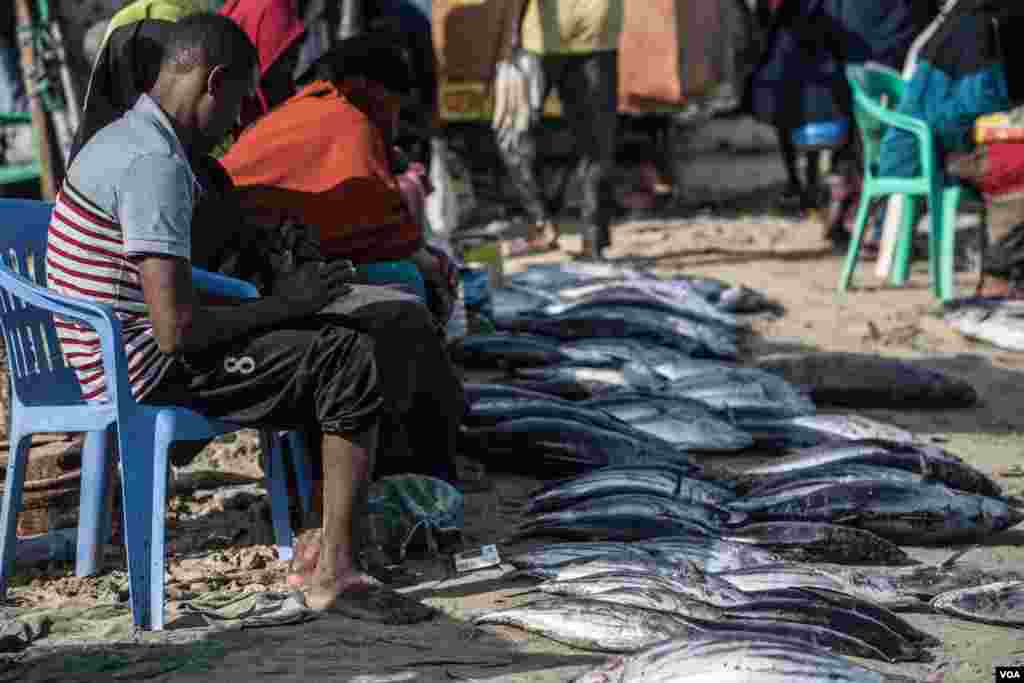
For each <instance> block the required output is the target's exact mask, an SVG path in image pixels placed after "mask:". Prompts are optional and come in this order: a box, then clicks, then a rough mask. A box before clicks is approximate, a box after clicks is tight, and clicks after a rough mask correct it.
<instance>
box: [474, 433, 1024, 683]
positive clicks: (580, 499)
mask: <svg viewBox="0 0 1024 683" xmlns="http://www.w3.org/2000/svg"><path fill="white" fill-rule="evenodd" d="M901 453H902V451H901ZM882 463H885V464H882ZM835 466H842V467H847V468H851V469H850V472H851V474H850V475H849V476H853V474H854V473H857V472H858V471H857V470H856V469H853V468H858V467H859V468H861V473H862V474H863V473H868V472H871V471H872V468H874V469H877V470H892V471H893V472H903V473H907V474H912V472H911V470H917V471H918V473H917V474H914V476H918V477H920V476H921V474H920V473H919V472H921V471H924V472H926V473H927V474H928V476H934V477H936V478H938V479H939V480H942V481H944V482H946V483H947V484H949V485H951V486H952V485H956V486H959V487H962V489H961V490H959V491H955V490H954V489H953V488H949V489H948V491H949V492H950V494H951V495H953V496H974V497H976V498H986V499H988V498H989V497H988V496H984V495H982V493H996V492H998V488H997V487H995V485H994V483H993V482H991V480H989V479H988V478H987V477H985V476H984V475H982V474H981V473H979V472H977V471H976V470H974V469H973V468H971V467H969V466H968V465H966V464H965V463H962V462H960V461H959V460H957V459H955V458H953V457H952V456H949V455H948V454H944V453H941V452H939V451H937V449H920V450H919V452H918V453H917V462H916V464H915V463H912V459H911V458H909V457H903V455H902V454H901V455H896V456H893V457H891V458H889V459H888V461H887V459H886V457H885V456H884V455H883V454H882V453H881V451H880V450H878V449H876V450H872V449H871V448H867V447H865V448H860V449H855V448H847V449H846V450H837V451H835V452H834V453H831V454H825V453H823V452H811V453H805V454H801V455H799V456H797V457H793V458H790V459H787V460H786V461H783V462H779V463H777V464H776V465H775V467H774V468H772V472H770V473H767V472H766V473H764V475H765V477H767V475H768V474H771V475H772V476H790V477H796V476H797V475H798V474H800V473H804V474H807V473H809V472H819V471H821V468H822V467H826V468H827V467H835ZM843 476H844V475H836V476H835V479H837V480H842V479H843ZM897 476H899V475H897ZM780 481H781V480H780ZM771 482H772V480H771V479H768V478H764V477H760V476H759V477H753V476H747V477H741V478H739V479H732V480H729V479H721V478H716V477H715V476H713V475H712V474H711V473H710V472H709V471H708V470H706V469H703V468H700V467H699V466H696V465H684V466H672V465H646V466H624V467H623V466H620V467H608V468H602V469H599V470H595V471H592V472H589V473H586V474H584V475H581V476H578V477H574V478H571V479H567V480H562V481H556V482H552V483H549V484H546V485H544V486H542V487H541V488H539V489H538V490H537V491H535V492H534V494H533V495H532V496H531V497H530V499H529V501H528V502H527V504H526V506H525V509H524V518H523V523H522V525H521V527H520V529H519V536H521V537H524V536H544V537H556V538H559V539H566V540H572V539H596V540H589V541H582V540H581V541H580V542H561V543H554V544H551V545H545V546H541V547H540V548H536V549H534V550H532V551H529V552H526V553H522V554H520V555H518V556H514V557H512V558H511V562H512V564H513V565H514V566H515V567H516V568H517V569H518V570H519V575H521V576H525V577H530V578H533V579H539V580H540V581H541V583H539V584H538V585H536V586H534V587H533V588H531V589H530V590H528V591H527V592H526V593H524V594H520V595H530V596H539V598H540V599H537V600H533V601H531V602H527V603H526V604H523V605H519V606H516V607H512V608H508V609H503V610H499V611H496V612H492V613H489V614H484V615H482V616H480V617H478V619H477V623H479V624H492V625H494V624H501V625H512V626H517V627H520V628H523V629H526V630H529V631H532V632H536V633H539V634H541V635H544V636H547V637H549V638H551V639H553V640H556V641H559V642H562V643H565V644H568V645H572V646H574V647H578V648H582V649H587V650H593V651H601V652H614V653H637V652H641V651H643V650H644V648H649V647H655V648H657V647H663V648H668V650H667V651H671V652H682V651H686V652H690V653H691V654H690V655H687V656H685V657H681V659H679V662H680V663H682V662H684V661H687V660H688V658H691V657H693V656H696V655H694V654H693V652H696V651H697V650H700V648H703V647H705V646H707V647H710V645H708V644H709V643H717V645H716V646H715V647H716V648H718V646H720V647H721V650H722V651H723V652H726V651H728V652H732V651H733V650H735V648H739V649H740V650H742V651H745V652H746V653H747V654H746V655H744V657H747V656H750V657H752V659H750V661H747V660H746V659H744V660H743V663H742V665H740V664H737V666H740V669H742V670H744V671H747V672H748V673H749V674H753V673H754V672H756V671H761V670H762V668H763V667H767V669H765V670H766V671H767V670H770V669H771V666H769V664H770V660H772V658H780V659H778V661H775V665H777V666H781V665H782V664H783V663H784V660H786V658H790V659H792V657H794V656H796V657H797V659H796V660H793V661H790V664H792V665H794V666H796V665H797V664H800V666H802V665H803V664H801V662H803V663H806V665H807V666H808V667H811V666H812V665H813V666H823V665H824V664H823V663H824V662H827V663H828V667H827V668H828V670H830V671H831V670H835V671H836V672H845V673H842V675H840V673H836V676H837V678H836V680H851V681H868V680H879V681H882V680H904V679H900V678H898V677H897V678H886V677H885V674H881V673H879V672H876V671H872V670H870V669H865V668H864V667H860V666H859V665H857V664H854V663H852V662H849V661H847V660H845V659H843V658H842V657H843V656H847V655H848V656H855V657H862V658H872V659H878V660H882V661H888V662H902V661H929V660H930V658H931V655H930V654H929V652H928V648H930V647H933V646H935V645H937V644H939V643H938V641H937V640H936V639H935V638H934V637H933V636H931V635H929V634H927V633H924V632H922V631H920V630H919V629H917V628H916V627H914V626H913V625H911V624H910V623H909V622H907V621H906V620H905V619H904V618H903V617H901V616H899V615H898V614H896V613H895V612H894V611H893V610H898V611H901V610H908V609H910V610H921V609H934V610H938V611H942V612H946V613H948V614H952V615H956V616H960V617H964V618H969V619H975V620H979V621H987V622H990V623H997V624H1004V625H1020V624H1021V620H1022V619H1024V582H1022V581H1021V578H1022V577H1021V576H1018V575H1009V574H994V573H989V572H984V571H980V570H977V569H974V568H972V567H969V566H966V565H964V564H963V563H962V562H960V557H961V555H962V553H958V554H956V555H954V556H953V557H951V558H950V559H949V560H947V562H945V563H943V564H941V565H938V566H920V565H915V564H914V562H913V560H912V559H911V558H910V557H909V556H908V555H907V554H906V553H905V552H904V551H903V550H902V549H901V548H900V547H899V546H897V545H895V544H894V543H893V542H892V541H890V540H888V539H886V538H884V537H883V536H882V535H879V534H877V533H874V532H873V531H872V530H868V529H865V528H860V527H857V526H844V525H842V524H834V523H829V522H821V521H809V522H808V521H791V520H785V521H758V520H752V519H751V518H750V515H749V513H746V512H744V511H738V509H737V508H738V505H737V504H738V503H740V502H742V501H744V500H748V496H749V492H750V491H753V490H756V489H757V487H758V486H766V487H768V488H769V490H770V489H771V487H772V486H774V484H773V483H771ZM936 485H937V484H936ZM963 489H966V490H963ZM967 490H970V491H972V492H970V493H969V492H968V491H967ZM804 495H805V497H809V498H814V495H813V494H812V495H807V494H804ZM991 500H993V501H998V500H999V499H997V498H995V497H992V498H991ZM1007 505H1008V504H1007ZM1008 507H1009V505H1008ZM890 513H891V514H892V515H893V516H894V517H895V518H897V519H900V518H901V515H904V514H905V516H906V517H907V518H908V519H910V518H913V517H914V516H915V515H918V514H919V511H915V510H910V511H907V512H905V513H904V512H902V511H900V510H899V509H898V506H897V507H896V508H894V509H893V510H891V511H890ZM879 518H881V517H879ZM1016 519H1017V520H1018V521H1019V519H1020V517H1019V516H1018V517H1016ZM1010 521H1012V518H1011V519H1010ZM900 523H906V522H900ZM900 523H894V524H897V525H898V524H900ZM1007 523H1009V522H1007ZM957 524H958V525H961V524H963V521H962V520H958V521H957ZM990 526H991V522H989V521H984V522H980V521H979V522H976V528H975V531H978V530H981V531H984V530H986V529H988V528H989V527H990ZM952 528H954V529H955V530H956V531H957V533H959V531H960V530H962V529H961V527H960V526H955V525H954V527H952ZM808 561H813V562H827V563H830V564H818V565H814V566H812V565H811V564H808V563H807V562H808ZM849 564H856V565H861V566H858V567H850V566H845V565H849ZM870 564H877V565H903V566H900V567H898V568H896V567H884V568H882V567H880V568H878V569H870V568H868V567H865V566H864V565H870ZM776 640H777V641H779V642H778V643H776V644H775V645H774V646H773V647H774V649H769V650H764V651H760V650H759V651H758V652H757V653H756V654H754V653H753V651H752V650H750V649H749V647H748V645H749V646H750V647H754V649H755V650H756V649H757V648H763V647H765V644H766V643H767V642H768V641H776ZM661 643H664V644H663V645H659V644H661ZM745 643H746V644H745ZM717 651H718V650H717V649H716V652H717ZM769 652H771V653H773V654H771V655H770V656H769V654H768V653H769ZM787 653H788V654H787ZM646 656H647V654H646V653H642V654H639V655H636V656H634V657H633V658H630V659H626V660H619V668H615V667H613V668H612V670H611V671H609V669H608V667H603V668H602V669H599V670H598V671H596V672H594V673H593V674H591V676H596V677H598V678H600V680H628V681H630V682H632V681H633V680H661V678H658V677H655V678H650V679H649V678H648V677H647V676H648V674H647V673H644V674H641V673H639V672H640V671H647V672H648V673H651V672H652V671H661V669H657V670H650V669H645V668H644V667H646V666H648V665H651V664H653V663H654V662H655V660H657V659H658V658H655V660H651V661H648V662H647V663H646V664H644V665H643V666H641V667H640V669H636V668H635V667H636V666H638V665H637V662H643V661H645V660H644V658H645V657H646ZM659 657H660V656H659ZM715 661H718V660H715ZM704 664H707V666H706V667H705V666H704ZM704 664H701V665H700V666H698V665H697V664H696V663H695V662H689V663H688V664H687V665H686V666H687V667H691V666H692V667H696V668H693V669H692V670H691V669H690V668H686V667H684V668H683V669H681V670H677V669H676V668H674V667H670V668H668V669H665V670H664V671H661V673H658V676H662V675H664V676H669V677H672V678H673V679H677V678H678V679H679V680H691V677H692V679H693V680H732V679H729V678H713V677H710V676H711V672H715V671H717V670H718V669H717V668H716V667H717V666H718V665H717V664H715V665H712V664H710V663H704ZM622 666H625V667H626V668H625V669H622V668H621V667H622ZM800 666H797V670H800ZM747 667H749V669H748V668H747ZM807 670H808V671H813V668H810V669H807ZM623 671H626V672H627V673H623ZM630 671H632V672H633V673H628V672H630ZM620 675H621V676H625V678H620ZM602 676H608V678H601V677H602ZM872 676H874V677H872ZM879 676H881V677H879ZM583 680H584V681H588V680H597V678H587V677H584V679H583ZM737 680H747V679H737ZM769 680H772V679H769ZM806 680H820V678H807V679H806ZM830 680H831V679H830Z"/></svg>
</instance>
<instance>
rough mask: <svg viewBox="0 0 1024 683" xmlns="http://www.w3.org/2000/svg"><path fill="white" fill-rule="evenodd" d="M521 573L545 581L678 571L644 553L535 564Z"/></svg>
mask: <svg viewBox="0 0 1024 683" xmlns="http://www.w3.org/2000/svg"><path fill="white" fill-rule="evenodd" d="M571 545H576V544H571ZM580 545H584V544H580ZM630 545H632V544H630ZM523 573H524V574H527V575H529V576H533V577H536V578H538V579H545V580H547V581H575V580H577V579H585V578H587V577H590V576H596V575H598V574H643V575H657V576H668V577H672V576H675V575H676V574H677V573H678V570H677V569H676V567H675V566H673V565H668V564H663V563H660V562H658V561H657V559H656V558H655V557H654V556H653V555H648V554H646V553H645V554H644V555H643V556H640V557H635V558H631V557H616V556H606V557H596V558H593V559H584V560H580V561H579V562H571V563H568V564H559V565H548V566H541V565H535V566H532V567H528V568H525V569H524V570H523Z"/></svg>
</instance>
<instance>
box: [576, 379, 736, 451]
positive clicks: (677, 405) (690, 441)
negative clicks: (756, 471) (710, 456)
mask: <svg viewBox="0 0 1024 683" xmlns="http://www.w3.org/2000/svg"><path fill="white" fill-rule="evenodd" d="M585 405H586V406H588V407H591V408H597V409H600V410H604V411H607V412H609V413H611V414H612V415H615V416H616V417H618V418H620V419H622V420H624V421H626V422H629V423H630V424H631V425H632V426H633V427H635V428H636V429H639V430H642V431H644V432H646V433H649V434H651V435H653V436H656V437H658V438H660V439H663V440H665V441H669V442H670V443H674V444H676V445H677V446H678V447H679V448H683V449H686V450H690V451H699V452H708V453H731V452H735V451H741V450H744V449H746V448H749V447H750V446H752V445H753V444H754V442H753V439H751V438H750V435H749V434H747V433H746V432H745V431H743V430H741V429H737V428H736V427H734V426H732V425H731V424H730V423H729V422H728V421H726V420H725V419H723V418H722V416H721V415H719V414H718V413H716V412H715V411H714V410H712V409H711V408H709V407H708V406H707V405H706V404H704V403H701V402H700V401H696V400H693V399H687V398H682V397H669V396H663V395H662V396H650V395H646V394H643V393H636V392H624V393H614V394H610V395H607V396H603V397H600V398H596V399H592V400H590V401H587V402H586V403H585Z"/></svg>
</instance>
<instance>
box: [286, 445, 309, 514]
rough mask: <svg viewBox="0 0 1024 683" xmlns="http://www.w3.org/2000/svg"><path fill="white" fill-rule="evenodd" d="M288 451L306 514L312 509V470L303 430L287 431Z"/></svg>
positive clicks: (296, 486)
mask: <svg viewBox="0 0 1024 683" xmlns="http://www.w3.org/2000/svg"><path fill="white" fill-rule="evenodd" d="M288 452H289V454H290V455H291V460H292V470H293V471H294V472H295V488H297V489H298V491H299V500H300V501H301V504H302V513H303V514H304V515H307V516H308V515H309V514H310V512H312V510H313V472H312V468H311V467H310V464H309V450H308V449H307V448H306V435H305V433H304V432H300V431H298V430H296V431H291V432H288Z"/></svg>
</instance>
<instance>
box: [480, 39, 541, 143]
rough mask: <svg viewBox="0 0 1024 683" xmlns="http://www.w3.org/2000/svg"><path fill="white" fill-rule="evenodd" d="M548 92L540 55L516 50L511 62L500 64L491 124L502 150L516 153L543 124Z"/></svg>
mask: <svg viewBox="0 0 1024 683" xmlns="http://www.w3.org/2000/svg"><path fill="white" fill-rule="evenodd" d="M546 89H547V87H546V83H545V80H544V67H543V64H542V62H541V57H540V56H539V55H535V54H533V53H532V52H528V51H526V50H516V51H515V53H514V54H513V55H512V58H511V59H510V60H508V61H503V62H499V63H498V68H497V72H496V74H495V79H494V116H493V118H492V120H491V127H492V128H493V129H494V132H495V134H496V136H497V142H498V147H500V148H501V149H502V150H505V151H506V152H514V151H515V149H516V148H517V147H518V146H519V143H520V141H521V140H522V137H523V135H525V134H526V133H527V132H529V130H530V129H531V128H532V127H533V126H535V125H536V124H537V123H538V122H539V121H540V117H541V114H542V113H543V108H544V92H545V91H546Z"/></svg>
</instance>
